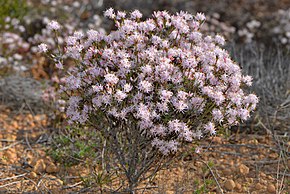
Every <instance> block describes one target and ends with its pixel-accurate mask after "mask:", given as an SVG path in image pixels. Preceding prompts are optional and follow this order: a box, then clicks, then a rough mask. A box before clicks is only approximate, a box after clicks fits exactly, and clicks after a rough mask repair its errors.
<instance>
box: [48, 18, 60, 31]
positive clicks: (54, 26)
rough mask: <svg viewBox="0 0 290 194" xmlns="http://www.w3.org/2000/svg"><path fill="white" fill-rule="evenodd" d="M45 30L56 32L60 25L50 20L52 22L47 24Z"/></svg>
mask: <svg viewBox="0 0 290 194" xmlns="http://www.w3.org/2000/svg"><path fill="white" fill-rule="evenodd" d="M47 28H48V29H49V30H55V31H57V30H59V29H60V25H59V23H58V22H57V21H54V20H52V21H50V22H49V23H48V24H47Z"/></svg>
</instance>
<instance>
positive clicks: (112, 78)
mask: <svg viewBox="0 0 290 194" xmlns="http://www.w3.org/2000/svg"><path fill="white" fill-rule="evenodd" d="M104 77H105V81H106V82H107V83H109V84H113V85H115V84H117V83H118V81H119V78H118V77H117V76H116V75H115V74H112V73H108V74H106V75H105V76H104Z"/></svg>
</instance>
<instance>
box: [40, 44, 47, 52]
mask: <svg viewBox="0 0 290 194" xmlns="http://www.w3.org/2000/svg"><path fill="white" fill-rule="evenodd" d="M38 50H39V52H42V53H46V52H47V50H48V49H47V44H45V43H41V44H40V45H38Z"/></svg>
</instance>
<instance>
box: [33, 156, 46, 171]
mask: <svg viewBox="0 0 290 194" xmlns="http://www.w3.org/2000/svg"><path fill="white" fill-rule="evenodd" d="M45 169H46V165H45V162H44V161H43V159H40V160H37V161H36V163H35V166H34V168H33V171H34V172H36V173H42V172H44V171H45Z"/></svg>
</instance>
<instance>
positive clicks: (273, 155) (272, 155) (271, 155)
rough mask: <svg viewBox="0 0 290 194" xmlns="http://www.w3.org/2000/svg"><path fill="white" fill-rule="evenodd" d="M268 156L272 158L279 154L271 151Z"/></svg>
mask: <svg viewBox="0 0 290 194" xmlns="http://www.w3.org/2000/svg"><path fill="white" fill-rule="evenodd" d="M269 157H270V158H272V159H276V158H278V157H279V155H278V154H277V153H271V154H269Z"/></svg>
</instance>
